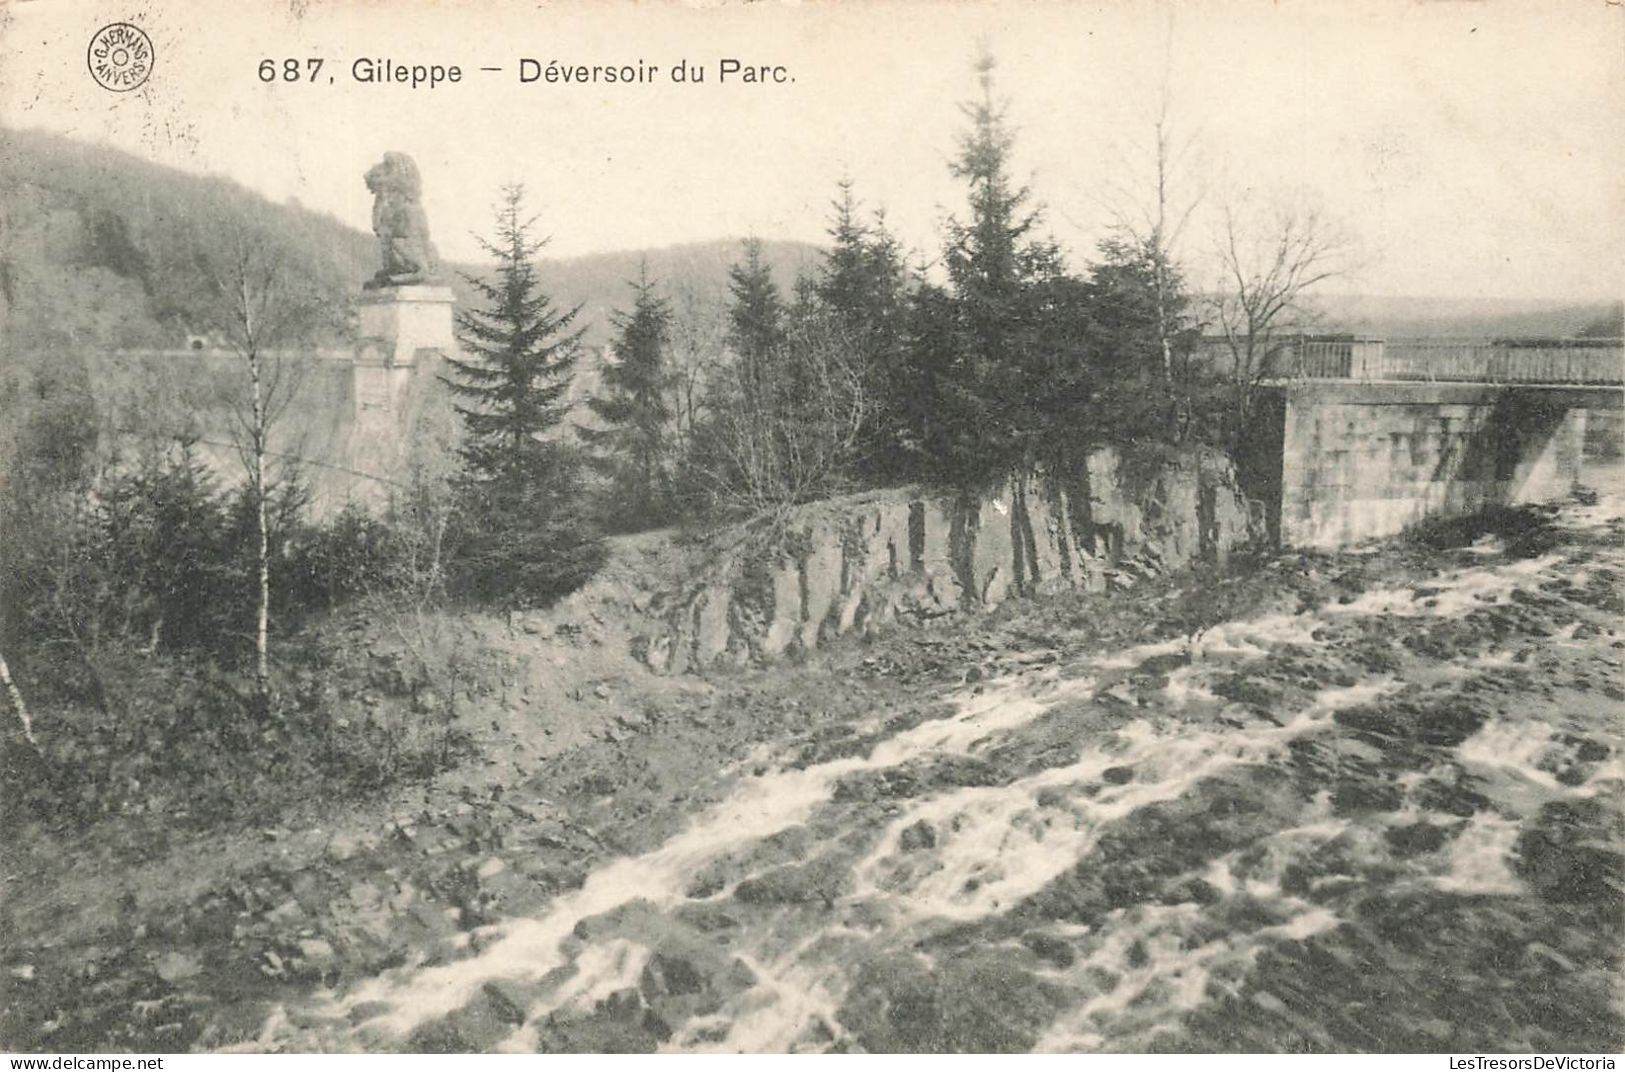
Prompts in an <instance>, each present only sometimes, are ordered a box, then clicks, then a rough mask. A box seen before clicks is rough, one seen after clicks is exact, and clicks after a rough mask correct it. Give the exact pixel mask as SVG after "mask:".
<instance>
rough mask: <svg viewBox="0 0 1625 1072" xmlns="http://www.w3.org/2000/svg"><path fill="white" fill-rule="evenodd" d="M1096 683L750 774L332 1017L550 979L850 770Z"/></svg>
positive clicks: (956, 741)
mask: <svg viewBox="0 0 1625 1072" xmlns="http://www.w3.org/2000/svg"><path fill="white" fill-rule="evenodd" d="M1092 687H1093V682H1091V681H1088V680H1082V679H1080V680H1076V681H1071V682H1066V683H1065V684H1063V685H1062V686H1060V687H1059V688H1053V689H1050V690H1047V692H1046V694H1045V695H1044V697H1043V698H1042V699H1039V698H1038V697H1036V696H1034V695H1033V694H1032V692H1031V691H1030V690H1031V689H1032V681H1031V679H1028V680H1025V681H1019V682H1018V681H1009V682H1001V683H996V684H995V685H994V686H993V687H990V688H988V689H987V690H986V691H985V692H984V694H982V695H980V696H968V697H963V698H962V699H961V700H960V702H959V710H958V712H957V713H955V714H954V715H952V716H950V717H948V718H945V719H939V720H935V721H931V722H924V723H921V724H920V725H918V726H916V727H914V728H913V729H910V730H906V731H904V732H903V733H900V734H898V735H897V736H896V737H893V738H891V739H889V740H887V741H883V742H882V743H880V744H879V745H877V746H876V747H875V749H874V751H873V752H872V753H871V754H870V756H869V757H868V758H847V759H839V760H834V761H832V762H829V763H822V764H818V765H816V766H811V767H807V768H805V769H802V770H779V771H774V772H772V773H770V774H766V775H762V776H760V777H752V778H746V779H744V780H743V781H741V783H740V784H739V786H738V787H737V788H736V789H735V790H734V791H733V793H732V795H730V796H729V798H728V799H727V800H725V801H723V802H722V803H720V804H718V805H716V806H715V807H714V808H712V809H711V810H709V811H708V812H706V813H705V814H704V815H702V816H701V817H700V818H699V819H698V820H697V821H696V822H695V823H694V824H693V825H691V826H690V827H689V828H688V829H687V830H685V831H684V832H683V833H681V834H678V835H677V836H676V837H674V838H672V839H671V840H669V841H667V842H666V843H665V844H664V845H662V846H661V847H660V848H658V849H655V850H654V851H653V852H649V853H646V854H644V855H642V856H636V857H623V858H621V859H618V860H613V861H611V862H610V863H608V864H606V865H604V866H603V867H601V868H599V869H598V870H597V871H595V872H593V873H592V874H591V875H590V876H588V878H587V881H586V882H585V883H584V884H583V885H582V887H581V888H580V889H579V890H576V891H575V892H573V893H570V894H567V895H565V896H564V897H561V898H559V900H557V901H556V902H554V904H553V905H552V907H551V908H550V910H549V911H548V912H547V913H546V914H544V915H542V916H539V917H535V918H527V919H519V920H514V921H512V922H510V923H506V924H503V925H501V926H500V927H499V928H496V929H497V930H498V931H499V932H500V934H501V937H500V938H498V939H496V940H495V941H494V942H493V943H492V944H491V945H490V946H489V947H488V948H486V949H485V950H483V951H482V952H480V953H479V954H478V955H476V956H474V957H470V958H468V959H466V960H460V961H456V962H454V963H450V964H444V965H438V966H435V967H430V968H423V969H420V970H417V971H416V972H409V973H406V974H405V975H404V977H400V976H399V975H384V976H380V977H378V978H376V979H373V980H369V981H368V982H367V983H365V984H363V985H362V986H360V987H358V988H357V989H356V990H355V991H354V992H352V993H351V994H350V995H348V996H347V997H346V998H344V999H343V1000H342V1001H339V1002H336V1003H335V1004H334V1005H333V1006H332V1007H330V1008H329V1009H327V1010H326V1014H327V1015H330V1016H333V1017H342V1016H346V1015H348V1014H349V1013H350V1012H351V1011H352V1010H354V1009H355V1008H357V1007H358V1006H361V1005H364V1004H369V1003H374V1002H378V1003H382V1004H384V1005H385V1006H387V1011H385V1012H383V1013H382V1014H381V1015H379V1016H377V1017H374V1018H371V1019H369V1020H368V1021H367V1022H366V1024H365V1026H366V1027H367V1028H368V1029H369V1030H381V1031H384V1032H387V1033H390V1034H393V1035H405V1034H407V1033H408V1032H410V1031H411V1030H412V1029H413V1028H414V1027H416V1026H418V1025H419V1024H422V1023H424V1022H426V1021H428V1020H431V1019H433V1018H435V1017H437V1016H442V1015H445V1014H446V1013H449V1012H451V1011H453V1010H454V1009H457V1008H459V1007H461V1006H462V1005H464V1004H466V1003H467V1002H468V1001H469V1000H470V999H471V998H472V997H473V996H474V995H475V994H476V993H477V992H478V991H479V988H480V987H481V986H482V985H484V984H485V983H487V982H489V981H491V980H494V979H525V980H534V979H537V978H540V977H541V976H543V975H545V974H546V973H547V972H549V971H551V970H553V969H554V968H556V967H558V966H560V965H561V964H563V963H564V962H565V960H566V953H565V952H564V951H562V950H561V949H560V943H561V942H562V941H563V940H564V939H565V938H566V937H567V936H568V935H569V934H570V932H571V931H572V929H573V928H574V927H575V925H576V923H577V922H578V921H580V920H582V919H585V918H588V917H590V916H595V915H598V914H600V913H603V912H607V911H609V910H610V909H612V908H615V907H616V906H618V905H620V904H624V903H625V902H627V901H628V900H631V899H633V898H642V899H644V900H647V901H649V902H651V903H652V904H653V905H654V906H655V907H657V908H659V907H669V906H670V905H672V904H674V903H676V902H678V901H680V900H681V899H682V898H683V893H682V891H683V890H684V889H685V888H686V886H687V883H688V879H689V877H690V876H691V875H692V874H693V872H694V871H696V870H697V869H698V868H699V867H701V866H702V865H704V864H705V863H708V862H710V861H711V860H713V859H715V858H717V857H718V856H721V855H723V854H724V853H726V852H728V851H730V850H734V849H737V848H740V847H743V846H745V845H748V844H750V843H753V842H756V841H760V840H761V839H763V838H766V837H769V836H771V835H773V834H776V833H778V832H779V831H781V830H784V829H786V828H788V827H791V826H794V825H796V824H798V823H801V822H803V821H804V820H805V819H806V818H807V817H808V816H809V815H810V814H811V813H812V811H813V809H814V808H815V807H816V806H818V805H819V804H821V803H823V802H824V801H826V800H828V799H829V797H830V794H831V792H832V791H833V787H834V784H835V782H836V781H837V780H838V779H840V778H841V777H843V776H844V775H847V774H851V773H855V772H858V771H863V770H875V769H881V768H885V767H892V766H896V765H897V764H900V763H903V762H906V761H907V760H909V759H913V758H916V757H918V756H922V755H925V754H928V753H932V752H939V751H946V752H965V751H967V750H968V749H969V748H970V747H971V746H972V745H973V744H974V743H975V742H977V741H980V740H982V739H984V738H986V737H988V736H990V735H992V734H996V733H999V732H1001V731H1004V730H1008V729H1011V728H1013V727H1015V726H1018V725H1020V724H1022V723H1024V722H1027V721H1029V720H1031V719H1032V718H1034V717H1036V716H1037V715H1039V714H1041V713H1042V712H1044V711H1045V710H1047V709H1048V708H1049V707H1050V705H1052V704H1054V703H1055V702H1057V701H1059V700H1061V699H1066V698H1069V697H1073V696H1082V695H1087V694H1088V693H1089V691H1090V690H1091V689H1092Z"/></svg>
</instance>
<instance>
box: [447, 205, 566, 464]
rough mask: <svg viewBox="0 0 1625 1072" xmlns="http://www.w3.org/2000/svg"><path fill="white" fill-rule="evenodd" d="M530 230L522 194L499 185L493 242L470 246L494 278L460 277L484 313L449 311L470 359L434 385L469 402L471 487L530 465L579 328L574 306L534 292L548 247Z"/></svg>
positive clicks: (552, 421)
mask: <svg viewBox="0 0 1625 1072" xmlns="http://www.w3.org/2000/svg"><path fill="white" fill-rule="evenodd" d="M535 224H536V220H535V218H534V217H526V216H525V215H524V188H523V187H521V186H517V185H514V186H506V187H504V188H503V190H502V201H501V203H500V204H499V205H498V207H497V226H496V237H495V238H494V239H485V238H481V239H479V242H480V245H481V246H482V247H483V248H484V249H485V251H486V252H487V253H489V254H490V255H491V256H493V257H495V258H496V261H497V269H496V277H495V278H494V279H486V278H483V277H481V276H477V275H469V274H466V273H465V274H464V276H463V278H464V279H465V280H466V281H467V282H468V285H469V286H470V287H472V288H473V289H474V291H475V293H476V294H477V295H478V296H479V297H480V298H481V299H483V301H484V306H483V307H482V308H474V309H462V310H459V311H458V313H457V328H458V340H459V342H461V344H462V347H463V350H464V351H465V352H466V353H467V354H468V355H469V357H468V359H466V360H459V359H456V358H450V359H448V361H447V364H448V365H449V366H450V367H451V371H452V376H451V377H442V380H443V381H444V382H445V383H446V384H447V385H448V386H449V387H450V388H451V390H452V392H453V393H454V394H455V395H456V396H457V397H458V398H462V399H466V400H467V401H468V402H469V403H470V404H468V405H459V406H457V407H456V408H457V412H458V413H459V414H461V415H462V418H463V425H464V428H465V431H466V433H467V434H466V437H465V440H464V444H463V447H462V453H463V458H464V460H465V462H466V463H467V465H468V469H469V472H470V475H471V476H473V477H474V478H475V479H480V480H499V479H507V478H510V477H513V476H514V475H515V473H516V471H523V470H526V469H528V468H530V467H532V466H534V465H535V464H536V460H537V457H538V452H537V450H536V449H535V448H536V445H537V444H538V443H539V442H540V438H541V436H542V435H543V434H544V433H545V432H547V431H548V430H550V429H552V428H553V427H554V426H556V425H557V424H558V423H559V422H560V421H561V420H562V419H563V418H564V413H565V409H566V405H565V402H564V398H565V395H566V394H567V393H568V392H569V390H570V377H571V374H572V372H573V371H574V368H575V361H576V353H577V351H578V350H579V348H580V343H581V335H582V332H583V331H584V330H585V329H584V328H579V329H576V330H574V331H572V330H570V328H571V325H572V324H573V323H574V321H575V319H576V316H577V315H578V314H579V313H580V311H581V307H580V306H579V305H578V306H576V307H575V308H574V309H570V310H567V311H564V312H558V311H555V310H554V308H553V302H552V299H551V298H549V297H548V296H547V295H546V294H544V293H542V291H541V287H540V285H539V284H538V282H537V279H536V265H535V261H534V257H535V255H536V254H537V252H539V251H540V250H541V249H542V247H543V246H545V245H546V244H547V240H546V239H533V238H532V237H531V233H532V231H533V229H534V228H535Z"/></svg>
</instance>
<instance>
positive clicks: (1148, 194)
mask: <svg viewBox="0 0 1625 1072" xmlns="http://www.w3.org/2000/svg"><path fill="white" fill-rule="evenodd" d="M1173 48H1174V14H1173V12H1172V11H1171V10H1170V12H1169V14H1168V27H1167V32H1166V34H1165V35H1164V38H1163V55H1162V69H1161V71H1160V74H1159V78H1158V81H1157V94H1156V99H1155V103H1154V105H1153V107H1152V111H1151V115H1150V122H1149V126H1150V133H1151V137H1150V140H1149V143H1148V144H1147V143H1146V142H1143V141H1142V142H1139V143H1138V144H1136V145H1134V146H1132V147H1130V148H1125V149H1121V150H1119V152H1118V157H1119V160H1120V165H1121V167H1120V170H1121V172H1122V175H1123V176H1124V177H1123V178H1120V179H1117V180H1114V181H1111V182H1108V183H1107V184H1106V186H1105V189H1104V193H1105V196H1104V200H1105V202H1106V207H1107V209H1108V211H1110V212H1111V214H1112V218H1113V226H1114V229H1115V230H1116V231H1117V232H1118V234H1120V235H1121V236H1123V238H1125V239H1126V240H1127V244H1129V245H1130V246H1132V247H1134V248H1135V249H1136V250H1138V251H1139V252H1140V253H1141V255H1142V256H1144V257H1145V258H1146V259H1147V261H1148V262H1149V265H1148V266H1149V268H1150V270H1151V275H1152V284H1153V289H1154V296H1155V303H1156V326H1157V342H1158V348H1159V349H1160V351H1161V354H1162V374H1163V377H1164V379H1165V380H1172V379H1173V377H1174V335H1175V334H1176V332H1177V330H1178V324H1177V320H1178V316H1177V312H1176V309H1175V306H1176V305H1177V304H1178V301H1177V294H1176V291H1177V290H1178V289H1179V275H1180V267H1179V265H1180V259H1179V256H1178V249H1179V246H1180V243H1181V240H1182V239H1183V237H1184V234H1185V229H1186V227H1187V226H1188V225H1189V223H1190V220H1191V216H1192V215H1193V214H1194V213H1195V212H1196V210H1197V208H1198V207H1199V206H1200V205H1201V204H1202V202H1203V201H1204V200H1205V199H1206V196H1207V187H1206V183H1205V181H1204V180H1203V179H1202V177H1201V176H1200V174H1199V173H1198V169H1197V168H1196V167H1195V166H1193V163H1194V158H1195V155H1196V154H1197V152H1198V149H1199V146H1200V136H1199V133H1200V132H1199V131H1198V130H1196V129H1195V128H1191V127H1186V126H1185V125H1184V124H1181V123H1180V122H1179V121H1178V120H1177V119H1176V118H1175V115H1174V111H1175V109H1174V103H1175V102H1174V85H1173V73H1174V51H1173Z"/></svg>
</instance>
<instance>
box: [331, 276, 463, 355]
mask: <svg viewBox="0 0 1625 1072" xmlns="http://www.w3.org/2000/svg"><path fill="white" fill-rule="evenodd" d="M455 301H456V299H454V298H453V297H452V294H451V288H450V287H430V286H412V287H380V288H378V289H377V290H368V291H363V292H362V294H361V303H360V310H359V311H360V314H361V333H360V335H361V338H360V341H359V342H358V343H357V344H356V351H357V352H356V360H357V362H358V363H360V362H363V361H365V362H367V363H370V364H383V365H388V366H390V367H397V366H402V365H413V364H416V363H417V357H418V351H420V350H438V351H440V352H441V353H443V354H450V353H453V352H455V351H456V349H457V337H456V335H455V334H454V333H453V332H452V317H451V309H452V305H453V304H455Z"/></svg>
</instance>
